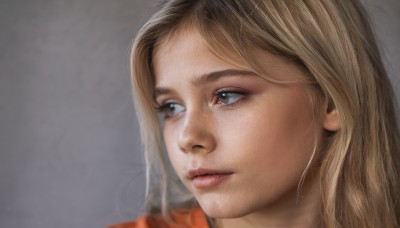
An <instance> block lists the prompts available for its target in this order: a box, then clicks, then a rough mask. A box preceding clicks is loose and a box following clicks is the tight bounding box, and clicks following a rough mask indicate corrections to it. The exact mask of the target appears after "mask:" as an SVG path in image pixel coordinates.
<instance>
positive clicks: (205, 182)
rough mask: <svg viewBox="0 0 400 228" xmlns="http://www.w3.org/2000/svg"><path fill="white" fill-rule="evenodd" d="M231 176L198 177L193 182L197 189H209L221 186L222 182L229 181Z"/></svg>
mask: <svg viewBox="0 0 400 228" xmlns="http://www.w3.org/2000/svg"><path fill="white" fill-rule="evenodd" d="M230 176H231V173H229V174H214V175H205V176H197V177H195V178H194V179H193V180H192V183H193V186H194V187H196V188H199V189H207V188H212V187H215V186H217V185H219V184H221V183H222V182H224V181H226V180H228V179H229V177H230Z"/></svg>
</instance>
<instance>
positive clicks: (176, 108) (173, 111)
mask: <svg viewBox="0 0 400 228" xmlns="http://www.w3.org/2000/svg"><path fill="white" fill-rule="evenodd" d="M158 111H159V112H161V113H164V115H165V118H168V117H173V116H176V115H178V114H179V113H181V112H184V111H185V107H183V106H182V105H180V104H178V103H167V104H165V105H163V106H161V107H160V108H159V110H158Z"/></svg>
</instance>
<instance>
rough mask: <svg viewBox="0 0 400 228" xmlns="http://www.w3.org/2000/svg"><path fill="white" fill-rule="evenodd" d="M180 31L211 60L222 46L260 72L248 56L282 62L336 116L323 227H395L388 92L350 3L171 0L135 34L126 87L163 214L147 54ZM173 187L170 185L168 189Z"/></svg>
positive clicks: (356, 6)
mask: <svg viewBox="0 0 400 228" xmlns="http://www.w3.org/2000/svg"><path fill="white" fill-rule="evenodd" d="M183 25H186V26H187V25H188V26H192V27H195V28H196V29H197V30H198V31H199V33H200V34H201V36H202V37H203V39H204V41H205V42H206V43H207V45H209V47H210V49H211V50H212V51H214V53H215V54H216V55H218V56H220V57H222V58H225V59H229V57H227V56H224V54H223V50H224V49H225V50H226V49H229V50H233V51H234V52H236V53H237V54H238V55H239V56H241V57H242V58H243V59H244V60H245V61H246V62H247V63H248V64H249V65H250V66H251V67H253V68H254V69H255V70H259V66H258V65H257V62H256V61H253V60H254V59H255V56H253V52H252V49H253V48H254V47H257V48H261V49H262V50H265V51H267V52H270V53H273V54H275V55H279V56H283V57H285V58H287V59H289V60H290V61H293V62H295V63H297V64H299V65H300V66H303V67H304V68H305V69H306V70H307V71H308V72H309V76H310V78H309V82H310V83H313V84H314V86H315V88H316V89H318V90H319V91H320V94H322V95H323V97H324V98H326V99H328V100H329V101H330V102H331V105H332V106H333V107H334V108H336V110H337V111H338V113H339V117H340V122H341V128H340V130H338V131H337V132H331V133H330V134H329V136H328V137H327V138H325V139H324V141H323V143H324V145H323V148H324V151H323V156H322V157H321V158H320V161H318V162H320V164H321V165H320V185H321V196H320V197H321V203H322V208H323V214H322V220H323V223H324V226H325V227H332V228H333V227H335V228H336V227H345V228H348V227H354V228H356V227H357V228H358V227H371V228H372V227H398V226H399V225H400V222H399V218H400V193H399V191H400V190H399V189H400V186H399V185H400V184H399V182H400V181H399V178H400V172H399V169H400V168H399V163H400V158H399V157H400V155H399V153H400V149H399V147H400V146H399V141H400V137H399V131H398V125H397V122H396V113H395V108H394V106H395V102H394V94H393V91H392V88H391V85H390V81H389V79H388V77H387V75H386V72H385V70H384V67H383V64H382V62H381V58H380V54H379V51H378V49H377V47H376V42H375V40H374V36H373V33H372V31H371V28H370V26H369V23H368V21H367V20H366V16H365V13H364V10H363V7H362V6H361V4H360V3H359V2H358V1H356V0H318V1H317V0H296V1H293V0H248V1H242V0H197V1H190V0H173V1H168V2H167V3H166V4H164V6H163V8H162V9H161V10H160V11H159V12H157V13H156V14H155V15H154V16H153V17H152V18H151V19H150V21H149V22H148V23H147V24H146V25H144V26H143V28H142V29H141V30H140V32H139V34H138V36H137V38H136V40H135V43H134V47H133V50H132V59H131V61H132V62H131V64H132V83H133V91H134V98H135V105H136V110H137V116H138V118H139V120H140V124H141V135H142V140H143V144H144V146H145V152H146V162H147V181H148V186H147V187H148V189H149V188H150V187H151V185H152V184H151V182H150V181H151V180H152V179H151V178H150V177H153V176H157V175H158V176H161V177H160V179H159V180H160V181H161V182H160V183H161V184H160V187H161V190H160V192H159V193H160V194H161V204H162V211H163V212H167V211H168V210H169V208H168V206H169V205H170V204H171V203H172V202H173V201H170V200H169V197H168V195H169V194H168V193H167V190H168V189H171V187H168V184H170V185H171V184H174V183H175V181H168V180H169V178H171V177H173V174H172V173H171V172H169V171H170V168H168V167H167V166H168V165H167V164H168V162H167V158H166V157H165V153H163V151H164V148H163V140H162V137H161V133H160V129H161V126H160V121H159V119H158V116H157V112H156V110H155V108H154V101H153V91H154V73H153V69H152V57H153V52H154V49H156V48H157V45H158V44H159V43H160V42H163V41H164V40H166V39H168V37H170V36H171V35H173V34H175V33H176V32H177V31H178V29H179V28H181V27H182V26H183ZM173 189H174V188H173Z"/></svg>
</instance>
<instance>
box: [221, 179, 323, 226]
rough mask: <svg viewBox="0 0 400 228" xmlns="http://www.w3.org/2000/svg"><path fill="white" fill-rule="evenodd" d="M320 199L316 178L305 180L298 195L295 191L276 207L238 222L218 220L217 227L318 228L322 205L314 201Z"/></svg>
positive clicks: (236, 220) (235, 219)
mask: <svg viewBox="0 0 400 228" xmlns="http://www.w3.org/2000/svg"><path fill="white" fill-rule="evenodd" d="M306 179H307V178H306ZM320 195H321V194H320V189H319V181H318V178H312V180H310V179H308V180H306V182H305V183H304V186H303V187H302V188H301V189H300V193H298V192H297V190H294V192H292V193H290V194H289V196H285V197H283V198H284V199H282V200H279V202H277V203H275V205H269V206H268V207H267V208H263V209H261V210H258V211H257V212H254V213H252V214H249V215H246V216H243V217H240V218H230V219H217V220H216V227H218V228H228V227H229V228H236V227H238V228H239V227H240V228H246V227H253V228H257V227H263V228H266V227H282V228H283V227H284V228H291V227H293V228H294V227H296V228H310V227H321V205H320V203H321V202H320V199H319V197H317V196H320Z"/></svg>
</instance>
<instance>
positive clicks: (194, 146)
mask: <svg viewBox="0 0 400 228" xmlns="http://www.w3.org/2000/svg"><path fill="white" fill-rule="evenodd" d="M203 148H204V146H202V145H199V144H197V145H193V146H192V149H193V150H195V149H203Z"/></svg>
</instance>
